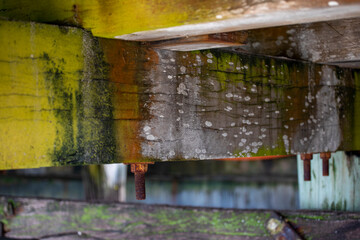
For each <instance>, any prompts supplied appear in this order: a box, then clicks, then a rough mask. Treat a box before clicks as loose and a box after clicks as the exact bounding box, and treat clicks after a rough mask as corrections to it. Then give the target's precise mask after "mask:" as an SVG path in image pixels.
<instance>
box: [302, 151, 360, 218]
mask: <svg viewBox="0 0 360 240" xmlns="http://www.w3.org/2000/svg"><path fill="white" fill-rule="evenodd" d="M313 156H314V157H313V160H311V181H304V179H303V161H302V160H300V159H299V158H298V177H299V197H300V207H301V208H303V209H322V210H338V211H360V182H359V176H360V158H359V156H358V155H355V154H353V153H345V152H337V153H332V156H331V158H330V160H329V176H323V175H322V159H321V158H320V156H319V154H314V155H313Z"/></svg>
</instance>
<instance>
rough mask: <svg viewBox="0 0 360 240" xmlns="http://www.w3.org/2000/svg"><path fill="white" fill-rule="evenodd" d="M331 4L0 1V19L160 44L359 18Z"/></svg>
mask: <svg viewBox="0 0 360 240" xmlns="http://www.w3.org/2000/svg"><path fill="white" fill-rule="evenodd" d="M330 2H331V1H330ZM334 2H335V1H333V4H329V1H327V0H317V1H307V0H290V1H283V0H264V1H258V0H251V1H247V0H240V1H239V0H226V1H220V0H207V1H199V0H195V1H194V0H173V1H166V0H160V1H155V0H145V1H133V0H123V1H121V2H119V1H115V0H110V1H103V0H88V1H84V0H76V1H67V2H65V3H64V2H63V1H61V0H51V1H36V2H34V1H31V0H14V1H1V2H0V15H1V16H2V17H5V18H7V19H14V20H23V21H35V22H42V23H56V24H66V25H71V26H82V27H84V28H85V29H89V30H90V29H91V31H92V33H93V34H94V35H95V36H99V37H106V38H114V37H119V38H123V39H128V40H130V39H132V40H160V39H170V38H177V37H185V36H195V35H203V34H209V33H219V32H229V31H236V30H246V29H254V28H262V27H270V26H282V25H289V24H296V23H307V22H314V21H325V20H332V19H343V18H350V17H356V16H359V14H360V7H359V2H358V1H357V0H338V1H336V2H335V5H334Z"/></svg>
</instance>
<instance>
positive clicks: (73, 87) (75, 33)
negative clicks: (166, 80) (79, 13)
mask: <svg viewBox="0 0 360 240" xmlns="http://www.w3.org/2000/svg"><path fill="white" fill-rule="evenodd" d="M0 36H1V37H0V44H1V46H2V51H1V54H0V59H1V60H0V106H1V107H0V143H1V144H0V166H1V167H0V169H12V168H31V167H42V166H51V165H67V164H76V163H79V161H80V162H83V163H86V162H88V163H96V162H98V163H99V162H103V163H104V162H107V161H113V159H114V156H115V145H114V141H113V134H112V133H113V130H112V126H113V123H112V121H109V120H111V119H112V115H111V114H112V112H111V104H110V102H109V101H110V99H109V91H108V87H107V85H108V82H107V81H105V80H106V77H107V75H106V73H105V72H104V69H106V67H105V66H104V64H103V62H101V61H102V59H101V57H100V58H99V56H97V54H98V52H97V50H98V48H99V47H98V46H97V45H96V42H95V41H94V38H93V37H92V36H91V35H90V34H89V33H87V32H84V31H83V30H80V29H75V28H69V27H57V26H51V25H45V24H35V23H22V22H7V21H1V22H0ZM95 80H96V81H95ZM100 159H101V160H100Z"/></svg>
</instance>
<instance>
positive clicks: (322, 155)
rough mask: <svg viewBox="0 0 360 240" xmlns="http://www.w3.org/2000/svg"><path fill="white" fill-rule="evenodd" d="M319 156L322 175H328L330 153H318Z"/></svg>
mask: <svg viewBox="0 0 360 240" xmlns="http://www.w3.org/2000/svg"><path fill="white" fill-rule="evenodd" d="M320 158H321V159H322V174H323V176H329V159H330V158H331V153H330V152H323V153H320Z"/></svg>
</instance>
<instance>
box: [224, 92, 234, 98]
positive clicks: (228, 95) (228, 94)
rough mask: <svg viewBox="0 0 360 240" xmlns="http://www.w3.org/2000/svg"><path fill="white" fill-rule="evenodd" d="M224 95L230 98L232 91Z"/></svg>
mask: <svg viewBox="0 0 360 240" xmlns="http://www.w3.org/2000/svg"><path fill="white" fill-rule="evenodd" d="M225 97H227V98H231V97H233V94H232V93H227V94H226V95H225Z"/></svg>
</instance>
